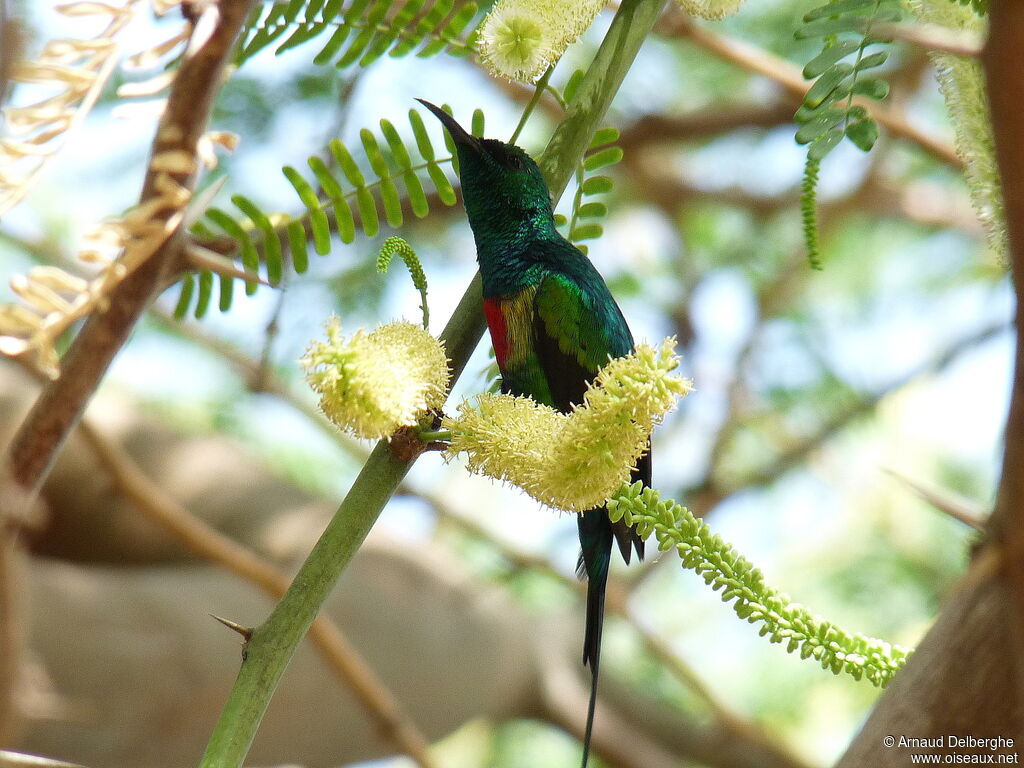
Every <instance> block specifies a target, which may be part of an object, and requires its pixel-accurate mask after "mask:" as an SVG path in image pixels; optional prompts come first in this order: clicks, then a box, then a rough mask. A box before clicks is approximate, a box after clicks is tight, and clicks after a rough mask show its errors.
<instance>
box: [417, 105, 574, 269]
mask: <svg viewBox="0 0 1024 768" xmlns="http://www.w3.org/2000/svg"><path fill="white" fill-rule="evenodd" d="M417 101H419V102H420V103H421V104H423V106H425V107H426V108H427V109H429V110H430V111H431V112H433V113H434V115H435V116H436V117H437V119H438V120H440V121H441V123H442V124H443V125H444V127H445V128H447V129H448V133H449V134H451V137H452V141H453V142H454V143H455V148H456V151H457V152H458V156H459V179H460V181H461V182H462V197H463V201H464V202H465V205H466V213H467V215H468V216H469V223H470V226H471V227H472V228H473V234H474V235H475V236H476V240H477V247H478V250H480V251H481V252H482V251H484V250H487V249H488V248H489V247H490V246H491V245H492V244H493V243H496V242H497V241H498V240H501V241H502V242H504V243H506V244H508V243H509V242H510V241H511V242H514V241H516V240H519V239H520V238H522V239H524V240H526V239H531V238H532V239H536V238H538V237H541V238H545V237H553V236H556V230H555V222H554V214H553V212H552V209H551V193H550V191H549V190H548V185H547V182H546V181H545V180H544V174H542V173H541V170H540V168H538V167H537V163H535V162H534V160H533V158H531V157H530V156H529V155H528V154H526V152H524V151H523V150H522V149H520V148H519V147H517V146H515V145H514V144H506V143H505V142H503V141H498V140H497V139H482V138H478V137H476V136H473V135H472V134H470V133H469V132H468V131H467V130H466V129H465V128H463V127H462V126H461V125H459V123H458V122H457V121H456V120H455V118H453V117H452V116H451V115H449V114H448V113H447V112H445V111H444V110H442V109H441V108H439V107H436V106H434V105H433V104H431V103H430V102H427V101H424V100H423V99H417Z"/></svg>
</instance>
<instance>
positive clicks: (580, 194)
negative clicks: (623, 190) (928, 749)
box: [555, 128, 622, 254]
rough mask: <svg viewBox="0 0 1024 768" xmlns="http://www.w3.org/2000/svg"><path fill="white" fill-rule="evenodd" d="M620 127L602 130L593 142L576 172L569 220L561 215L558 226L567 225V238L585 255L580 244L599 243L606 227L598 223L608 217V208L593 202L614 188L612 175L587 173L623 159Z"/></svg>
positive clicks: (585, 250)
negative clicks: (619, 140) (574, 192)
mask: <svg viewBox="0 0 1024 768" xmlns="http://www.w3.org/2000/svg"><path fill="white" fill-rule="evenodd" d="M618 138H619V131H618V129H617V128H600V129H598V130H597V131H596V132H595V133H594V136H593V137H592V138H591V140H590V148H589V149H588V151H587V153H586V154H585V155H584V157H583V160H582V161H581V162H580V165H579V167H578V168H577V169H576V182H577V186H576V194H575V195H574V196H573V199H572V209H571V211H570V214H569V217H568V218H566V217H565V216H561V215H558V216H556V217H555V223H556V224H558V225H559V226H562V225H568V226H567V232H568V234H567V239H568V240H569V241H570V242H571V243H573V244H574V245H575V246H576V247H577V248H579V249H580V250H581V251H582V252H583V253H584V254H586V253H587V246H586V245H581V243H582V242H583V241H584V240H596V239H597V238H599V237H601V235H602V234H604V228H603V227H602V226H601V225H600V224H599V223H597V221H596V220H597V219H602V218H604V217H605V216H606V215H607V214H608V207H607V206H606V205H605V204H604V203H602V202H600V201H597V200H590V199H588V198H593V197H595V196H598V195H603V194H607V193H608V192H610V191H611V189H612V179H611V177H610V176H588V175H587V174H588V173H592V172H593V171H597V170H600V169H602V168H607V167H608V166H611V165H614V164H615V163H617V162H619V161H620V160H622V148H621V147H617V146H615V144H614V142H616V141H618Z"/></svg>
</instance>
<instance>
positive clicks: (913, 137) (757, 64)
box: [657, 9, 963, 168]
mask: <svg viewBox="0 0 1024 768" xmlns="http://www.w3.org/2000/svg"><path fill="white" fill-rule="evenodd" d="M657 31H658V32H660V33H661V34H663V35H666V36H669V37H679V38H684V39H687V40H690V41H691V42H693V43H695V44H696V45H699V46H700V47H702V48H704V49H705V50H707V51H710V52H711V53H713V54H715V55H716V56H718V57H720V58H721V59H724V60H725V61H728V62H731V63H733V64H735V65H736V66H738V67H741V68H743V69H745V70H747V71H748V72H753V73H754V74H758V75H762V76H764V77H767V78H768V79H770V80H772V81H774V82H776V83H778V84H779V85H781V86H782V87H783V89H785V91H786V92H787V93H788V94H789V95H790V97H791V98H792V99H793V104H794V109H795V108H796V106H797V105H798V104H799V103H800V102H801V101H802V100H803V97H804V94H805V93H806V92H807V89H808V88H809V87H810V86H811V83H810V82H809V81H807V80H804V76H803V73H802V72H801V71H800V68H799V67H797V66H796V65H794V64H792V63H790V62H788V61H786V60H785V59H782V58H780V57H778V56H775V55H774V54H771V53H769V52H768V51H765V50H762V49H760V48H758V47H756V46H754V45H751V44H750V43H748V42H746V41H744V40H737V39H735V38H731V37H728V36H726V35H720V34H717V33H715V32H712V31H711V29H710V28H709V27H707V26H705V25H701V24H696V23H694V21H693V19H692V18H691V17H690V16H689V15H688V14H686V13H684V12H683V11H682V10H678V9H673V10H670V11H669V12H668V13H666V14H665V16H664V17H663V19H662V22H661V24H660V25H659V26H658V27H657ZM854 103H856V104H861V106H864V107H865V108H866V109H867V110H868V112H870V113H871V116H872V117H874V118H875V120H877V121H878V123H879V124H880V125H884V126H885V127H886V129H887V130H888V131H889V133H891V134H892V135H893V136H897V137H899V138H902V139H906V140H907V141H910V142H913V143H914V144H917V145H918V146H919V147H921V149H923V150H924V151H925V152H927V153H928V154H930V155H932V156H933V157H935V158H936V159H938V160H940V161H942V162H943V163H946V164H948V165H951V166H953V167H954V168H960V167H961V166H962V165H963V163H962V161H961V160H960V158H959V157H958V156H957V154H956V152H955V151H954V149H953V147H952V145H950V144H948V143H947V142H944V141H941V140H940V139H937V138H936V137H934V136H929V135H928V134H927V133H924V132H923V131H921V130H920V129H918V128H917V127H916V126H914V125H912V124H911V123H909V122H908V121H907V119H906V118H905V117H904V116H903V114H902V113H900V112H899V111H897V110H896V109H894V108H893V107H887V106H883V105H880V104H878V103H877V102H873V101H869V100H865V99H860V98H857V99H854Z"/></svg>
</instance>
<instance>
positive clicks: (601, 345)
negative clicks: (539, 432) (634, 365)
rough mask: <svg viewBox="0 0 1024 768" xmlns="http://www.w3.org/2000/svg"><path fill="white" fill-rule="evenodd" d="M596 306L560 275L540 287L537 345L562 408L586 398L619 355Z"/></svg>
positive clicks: (535, 326)
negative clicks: (606, 366)
mask: <svg viewBox="0 0 1024 768" xmlns="http://www.w3.org/2000/svg"><path fill="white" fill-rule="evenodd" d="M609 299H610V297H609ZM595 304H596V302H595V300H594V298H593V297H592V296H590V295H589V294H588V293H587V292H586V291H585V290H584V287H583V286H581V285H580V284H579V283H578V282H575V281H573V280H571V279H569V278H568V277H565V276H563V275H560V274H558V273H555V274H550V275H548V276H547V277H545V278H544V280H542V281H541V283H540V285H538V286H537V293H536V295H535V296H534V313H533V338H534V345H535V349H536V351H537V357H538V358H539V360H540V364H541V367H542V368H543V370H544V374H545V376H546V378H547V380H548V386H549V387H550V389H551V395H552V398H553V399H554V405H555V407H556V408H558V409H559V410H561V411H568V410H569V409H570V408H571V406H573V405H578V404H579V403H582V402H583V395H584V393H585V392H586V391H587V384H588V382H590V381H591V380H592V379H593V378H594V376H595V375H596V374H597V371H598V369H599V368H600V367H601V366H602V365H604V364H605V363H607V362H608V360H609V357H610V356H613V355H614V354H615V350H614V349H613V347H614V346H616V345H615V344H614V341H613V338H612V337H611V334H610V333H609V329H608V328H606V327H604V324H603V323H602V320H603V317H602V314H601V312H600V307H597V306H595ZM627 333H628V331H627Z"/></svg>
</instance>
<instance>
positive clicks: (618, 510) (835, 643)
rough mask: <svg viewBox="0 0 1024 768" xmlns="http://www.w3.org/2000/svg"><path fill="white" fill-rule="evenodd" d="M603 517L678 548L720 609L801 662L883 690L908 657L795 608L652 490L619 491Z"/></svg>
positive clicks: (701, 524)
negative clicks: (725, 607)
mask: <svg viewBox="0 0 1024 768" xmlns="http://www.w3.org/2000/svg"><path fill="white" fill-rule="evenodd" d="M608 515H609V517H610V518H611V519H612V521H613V522H617V521H619V520H623V521H625V523H626V524H627V525H630V526H633V527H634V528H635V529H636V532H637V533H638V534H639V535H640V536H641V537H642V538H645V539H646V538H647V537H648V536H650V535H651V534H654V537H655V539H656V540H657V542H658V549H659V550H661V551H663V552H665V551H668V550H670V549H675V550H676V552H677V553H678V555H679V558H680V559H681V560H682V564H683V567H684V568H688V569H690V570H692V571H694V572H695V573H696V574H697V575H699V576H700V577H701V578H703V579H704V583H705V584H707V585H708V586H710V587H711V588H712V589H713V590H715V591H718V590H721V591H722V600H723V602H729V601H734V602H733V605H732V607H733V610H734V611H735V612H736V615H737V616H739V617H740V618H741V619H745V620H746V621H748V622H750V623H751V624H760V625H761V626H760V627H759V629H758V632H759V634H760V635H761V636H762V637H765V636H766V637H768V639H769V641H770V642H773V643H785V644H786V650H787V651H788V652H789V653H794V652H796V651H799V653H800V658H802V659H807V658H813V659H815V660H816V661H818V663H820V664H821V667H822V669H828V670H831V671H832V673H833V674H836V675H838V674H840V673H841V672H846V673H847V674H849V675H851V676H853V677H854V678H855V679H857V680H860V679H861V678H866V679H867V680H869V681H870V682H871V683H872V684H874V685H876V686H878V687H884V686H885V685H886V684H887V683H888V682H889V681H890V680H891V679H892V677H893V675H895V674H896V673H897V672H898V671H899V670H900V669H902V667H903V665H904V664H905V663H906V661H907V658H908V657H909V656H910V653H911V651H910V649H907V648H903V647H901V646H898V645H891V644H890V643H887V642H885V641H884V640H876V639H874V638H870V637H865V636H864V635H862V634H859V633H851V632H848V631H846V630H844V629H842V628H841V627H838V626H836V625H835V624H832V623H831V622H828V621H825V620H823V619H821V618H819V617H817V616H815V615H814V614H812V613H811V612H810V611H808V610H807V609H806V608H804V607H803V606H801V605H799V604H797V603H794V602H792V601H791V600H790V599H789V597H788V596H787V595H786V594H784V593H782V592H779V591H777V590H775V589H773V588H771V587H770V586H768V585H767V584H765V581H764V576H763V574H762V573H761V571H760V570H758V569H757V568H755V567H754V566H753V564H752V563H751V562H750V561H749V560H747V559H746V558H745V557H743V556H742V555H740V554H739V553H737V552H736V551H735V550H734V549H733V548H732V547H731V546H730V545H729V544H728V543H726V542H725V541H723V540H722V539H721V537H719V536H717V535H715V534H714V533H712V532H711V529H710V528H709V527H708V526H707V525H706V524H705V523H704V522H702V521H701V520H698V519H697V518H695V517H694V516H693V515H692V514H691V513H690V511H689V510H688V509H686V507H683V506H680V505H679V504H676V503H675V502H674V501H662V500H661V498H660V496H659V495H658V492H657V491H655V490H653V489H651V488H644V487H643V484H642V483H640V482H636V483H634V484H633V485H628V486H624V487H623V488H622V489H621V490H620V491H619V493H618V494H617V495H616V496H614V497H613V498H612V499H611V500H610V501H609V502H608Z"/></svg>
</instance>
